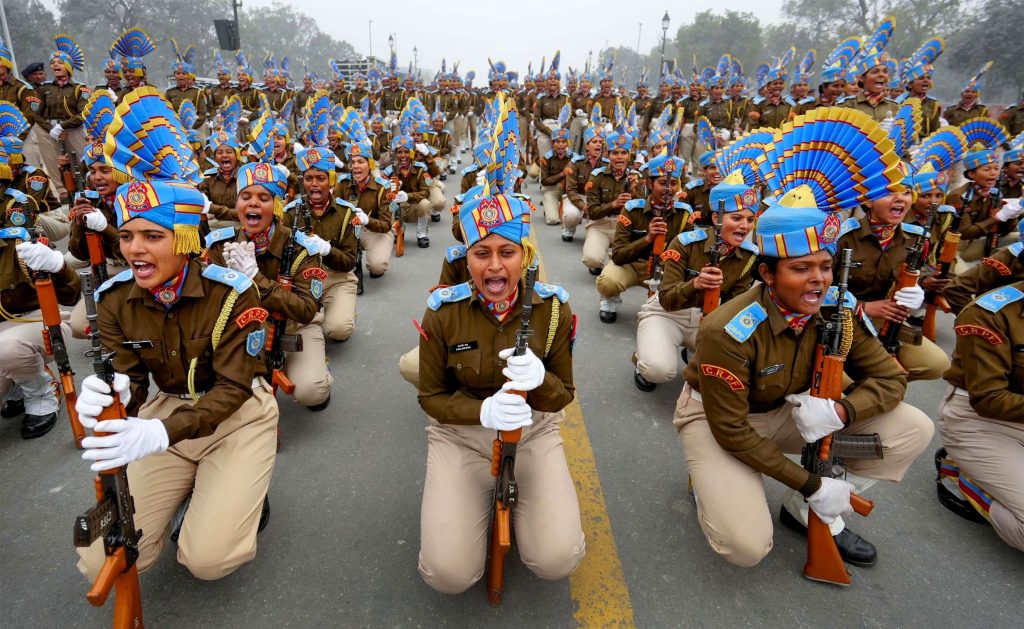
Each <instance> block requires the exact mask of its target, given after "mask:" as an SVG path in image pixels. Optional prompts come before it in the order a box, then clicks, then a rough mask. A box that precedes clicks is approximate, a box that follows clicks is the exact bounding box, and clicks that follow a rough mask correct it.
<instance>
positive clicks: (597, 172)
mask: <svg viewBox="0 0 1024 629" xmlns="http://www.w3.org/2000/svg"><path fill="white" fill-rule="evenodd" d="M603 172H604V166H598V167H597V168H595V169H594V170H592V171H590V175H591V176H594V175H600V174H601V173H603Z"/></svg>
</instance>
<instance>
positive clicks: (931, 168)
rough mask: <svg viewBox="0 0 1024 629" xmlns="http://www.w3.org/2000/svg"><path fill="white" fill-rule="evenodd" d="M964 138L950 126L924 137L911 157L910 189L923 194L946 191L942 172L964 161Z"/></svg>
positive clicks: (961, 133) (956, 129) (965, 145)
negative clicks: (912, 170) (911, 182)
mask: <svg viewBox="0 0 1024 629" xmlns="http://www.w3.org/2000/svg"><path fill="white" fill-rule="evenodd" d="M966 151H967V138H966V137H964V132H963V131H961V130H960V127H954V126H952V125H950V126H948V127H945V128H942V129H939V130H938V131H936V132H934V133H932V134H931V135H929V136H928V137H926V138H925V139H924V140H923V141H922V142H921V146H920V147H918V149H917V153H916V154H915V155H914V162H913V166H914V170H915V174H914V189H915V190H916V191H917V193H918V194H925V193H927V192H931V191H932V190H935V189H941V190H942V191H943V192H946V191H947V190H948V189H949V177H948V176H947V175H946V174H945V173H946V171H948V170H949V169H951V168H953V166H955V165H956V164H957V163H959V162H960V161H961V160H963V158H964V154H965V153H966Z"/></svg>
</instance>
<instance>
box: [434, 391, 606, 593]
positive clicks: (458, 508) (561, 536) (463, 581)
mask: <svg viewBox="0 0 1024 629" xmlns="http://www.w3.org/2000/svg"><path fill="white" fill-rule="evenodd" d="M563 417H564V414H563V412H561V411H559V412H558V413H537V412H535V413H534V414H533V418H534V419H533V420H534V422H535V423H534V425H533V426H530V427H528V428H525V429H524V430H523V438H522V440H521V441H520V442H519V447H518V449H517V456H516V471H515V473H516V480H517V481H518V483H519V502H518V504H517V505H516V507H515V508H514V509H513V510H512V527H513V529H514V539H515V543H516V546H517V548H518V549H519V558H520V559H521V560H522V562H523V564H524V565H525V566H526V567H527V568H529V569H530V571H531V572H533V573H534V574H536V575H537V576H538V577H540V578H542V579H562V578H564V577H567V576H569V574H570V573H572V571H573V570H575V569H576V566H577V565H578V564H579V562H580V561H581V560H582V559H583V557H584V555H585V554H586V542H585V540H584V536H583V529H582V528H581V525H580V509H579V502H578V501H577V498H576V488H575V486H574V485H573V481H572V477H571V476H570V475H569V468H568V466H567V465H566V462H565V452H564V451H563V449H562V437H561V435H560V434H559V433H558V424H559V423H560V422H561V421H562V419H563ZM494 437H495V433H494V431H493V430H490V429H488V428H484V427H483V426H455V425H445V424H439V423H438V422H436V421H433V420H431V423H430V425H429V426H428V427H427V476H426V480H425V481H424V484H423V505H422V509H421V513H420V555H419V571H420V576H422V577H423V580H424V581H426V582H427V584H428V585H429V586H430V587H432V588H434V589H435V590H437V591H438V592H443V593H445V594H458V593H459V592H464V591H465V590H467V589H469V588H470V587H471V586H472V585H473V584H474V583H476V582H477V581H479V580H480V578H481V577H482V576H483V574H484V567H485V560H486V557H487V548H488V542H489V536H488V535H489V531H488V529H489V526H490V520H491V513H492V511H493V509H494V483H495V479H494V477H493V476H491V450H492V443H493V441H494Z"/></svg>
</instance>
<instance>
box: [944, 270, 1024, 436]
mask: <svg viewBox="0 0 1024 629" xmlns="http://www.w3.org/2000/svg"><path fill="white" fill-rule="evenodd" d="M1022 293H1024V282H1021V281H1018V282H1014V283H1013V284H1010V285H1009V286H1004V287H1003V288H1000V289H997V290H995V291H992V292H989V293H986V294H985V295H984V296H982V297H980V298H978V299H976V300H975V301H974V302H972V303H971V304H970V305H969V306H967V307H966V308H964V310H963V312H961V313H960V315H959V316H957V318H956V324H955V326H954V328H953V329H954V330H955V331H956V351H954V352H953V365H952V367H950V369H949V371H947V372H946V374H945V378H946V380H947V381H948V382H949V383H950V384H952V385H953V386H955V387H960V388H961V389H966V390H967V393H968V395H969V396H970V400H971V406H972V407H973V408H974V410H975V411H977V413H978V415H980V416H981V419H983V420H984V419H991V420H993V421H997V422H1000V423H1006V422H1013V423H1016V424H1018V425H1020V424H1022V423H1024V295H1022ZM964 357H970V358H968V359H967V360H965V359H964Z"/></svg>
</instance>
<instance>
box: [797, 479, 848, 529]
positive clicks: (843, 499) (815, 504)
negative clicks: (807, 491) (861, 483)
mask: <svg viewBox="0 0 1024 629" xmlns="http://www.w3.org/2000/svg"><path fill="white" fill-rule="evenodd" d="M851 491H853V484H851V483H850V482H848V481H845V480H840V479H838V478H828V477H823V478H822V479H821V487H819V488H818V491H816V492H814V493H813V494H811V495H810V496H809V497H808V498H807V504H808V506H810V507H811V509H814V513H815V514H816V515H817V516H818V518H819V519H820V520H821V521H822V522H824V523H825V524H831V523H832V522H833V521H834V520H835V519H836V518H838V517H839V516H842V515H849V514H850V513H852V512H853V507H852V506H851V505H850V492H851Z"/></svg>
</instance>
